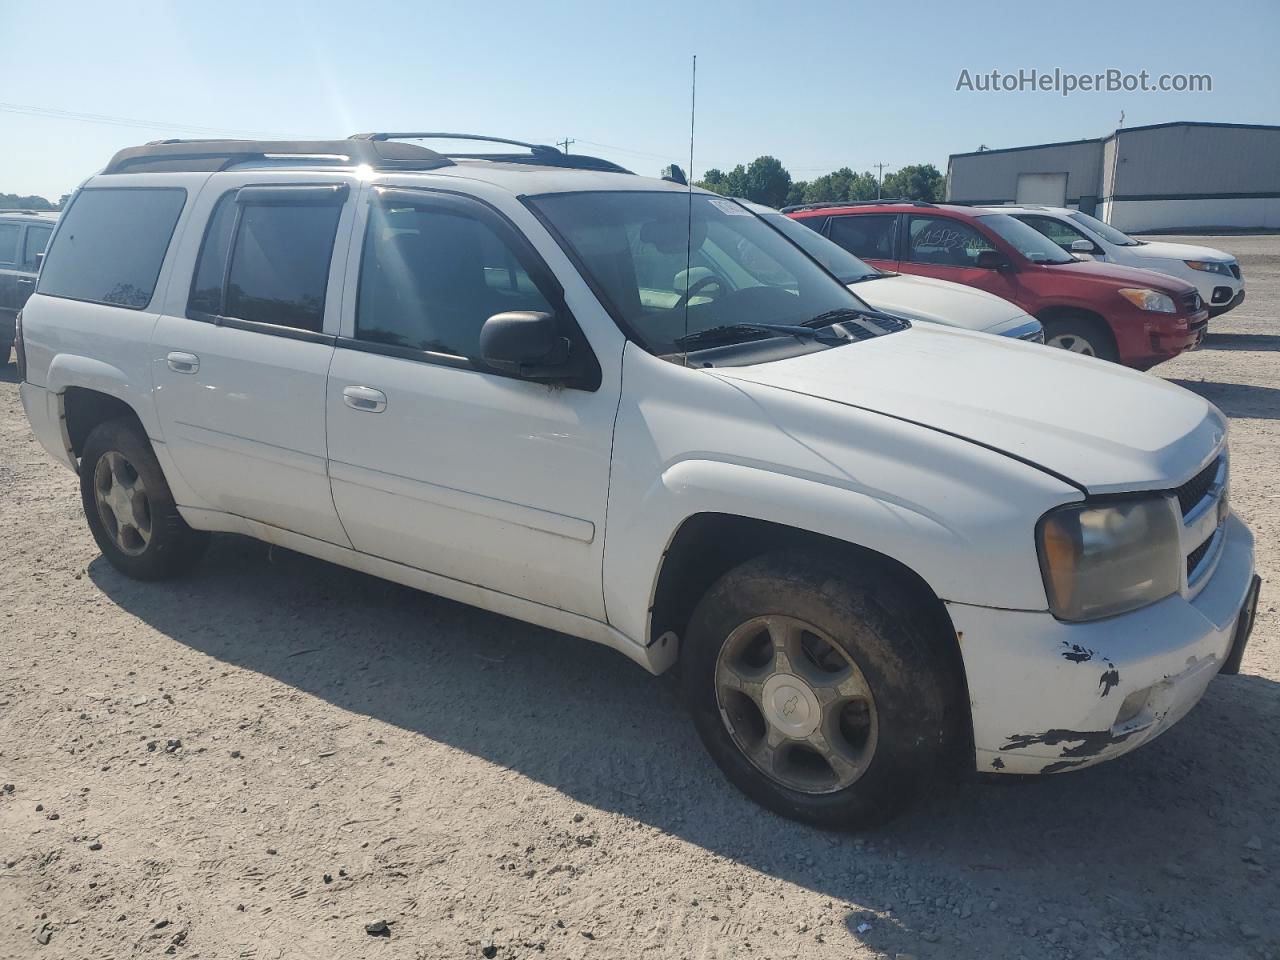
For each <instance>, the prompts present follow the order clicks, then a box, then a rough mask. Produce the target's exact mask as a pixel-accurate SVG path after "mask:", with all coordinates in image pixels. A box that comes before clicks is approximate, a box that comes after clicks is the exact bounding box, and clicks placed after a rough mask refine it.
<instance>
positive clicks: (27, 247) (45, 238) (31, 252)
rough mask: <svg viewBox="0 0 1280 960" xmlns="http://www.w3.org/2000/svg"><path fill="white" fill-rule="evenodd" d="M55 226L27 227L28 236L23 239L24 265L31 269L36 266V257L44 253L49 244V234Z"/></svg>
mask: <svg viewBox="0 0 1280 960" xmlns="http://www.w3.org/2000/svg"><path fill="white" fill-rule="evenodd" d="M51 233H53V227H27V237H26V239H25V240H23V241H22V265H23V266H24V267H27V268H28V269H30V270H34V269H35V268H36V257H38V256H40V254H42V253H44V248H45V247H47V246H48V245H49V234H51Z"/></svg>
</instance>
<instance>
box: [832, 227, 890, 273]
mask: <svg viewBox="0 0 1280 960" xmlns="http://www.w3.org/2000/svg"><path fill="white" fill-rule="evenodd" d="M898 219H899V218H898V215H897V214H896V213H862V214H845V215H843V216H833V217H832V218H831V219H830V221H829V223H828V225H827V236H828V237H829V238H830V239H831V240H832V241H833V242H834V243H837V244H839V245H840V246H842V247H844V248H845V249H846V250H848V251H849V252H850V253H852V254H853V255H854V256H855V257H859V258H860V259H862V260H865V261H867V263H869V264H871V265H872V266H874V267H878V268H879V269H881V270H897V269H898V254H897V229H898Z"/></svg>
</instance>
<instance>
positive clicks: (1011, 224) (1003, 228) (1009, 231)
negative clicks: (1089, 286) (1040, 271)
mask: <svg viewBox="0 0 1280 960" xmlns="http://www.w3.org/2000/svg"><path fill="white" fill-rule="evenodd" d="M978 219H979V220H981V221H982V222H983V224H984V225H985V226H987V227H989V228H990V229H992V230H994V231H995V232H996V233H998V234H1000V236H1001V237H1003V238H1004V239H1005V240H1006V241H1007V242H1009V243H1010V244H1012V245H1013V247H1014V249H1016V250H1017V251H1018V252H1019V253H1020V254H1022V255H1023V256H1024V257H1026V258H1027V259H1028V260H1030V261H1031V262H1032V263H1079V262H1080V261H1078V260H1077V259H1076V258H1075V257H1073V256H1071V254H1069V253H1067V252H1066V251H1065V250H1063V249H1062V248H1061V247H1060V246H1058V245H1057V244H1056V243H1054V242H1053V241H1052V240H1050V239H1049V238H1048V237H1046V236H1045V235H1044V234H1043V233H1041V232H1040V231H1039V230H1036V229H1035V228H1034V227H1028V226H1027V225H1026V224H1025V223H1023V222H1022V221H1021V220H1015V219H1013V217H1011V216H1009V215H1008V214H1004V213H993V214H990V215H988V216H985V217H979V218H978Z"/></svg>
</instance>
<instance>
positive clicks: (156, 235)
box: [39, 187, 187, 310]
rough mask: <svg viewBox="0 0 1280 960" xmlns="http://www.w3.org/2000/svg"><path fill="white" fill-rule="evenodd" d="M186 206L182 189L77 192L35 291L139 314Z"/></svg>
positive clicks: (117, 189)
mask: <svg viewBox="0 0 1280 960" xmlns="http://www.w3.org/2000/svg"><path fill="white" fill-rule="evenodd" d="M186 202H187V191H186V190H183V189H182V188H181V187H103V188H93V187H91V188H88V189H85V190H81V191H80V192H79V193H78V194H76V197H75V200H73V201H72V203H71V208H70V209H69V210H68V211H67V212H66V213H64V214H63V222H62V229H61V230H59V231H58V242H57V243H56V244H55V245H54V246H53V248H52V249H51V250H50V251H49V256H48V258H47V259H48V263H46V264H45V265H44V269H43V270H41V272H40V286H39V292H40V293H42V294H46V295H47V296H51V297H65V298H67V299H69V300H85V301H88V302H89V303H106V304H110V305H112V306H117V307H128V308H129V309H132V310H142V309H143V308H145V307H146V306H147V305H148V304H149V303H150V302H151V296H152V294H153V293H155V289H156V278H157V277H159V276H160V265H161V264H162V263H163V262H164V255H165V251H167V250H168V249H169V241H170V240H171V239H172V238H173V228H174V227H175V226H177V224H178V217H179V216H180V215H181V213H182V208H183V205H184V204H186Z"/></svg>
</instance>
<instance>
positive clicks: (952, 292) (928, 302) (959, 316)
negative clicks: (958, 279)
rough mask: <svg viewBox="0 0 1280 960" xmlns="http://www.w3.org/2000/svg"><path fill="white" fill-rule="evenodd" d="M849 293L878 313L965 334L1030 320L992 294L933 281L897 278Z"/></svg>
mask: <svg viewBox="0 0 1280 960" xmlns="http://www.w3.org/2000/svg"><path fill="white" fill-rule="evenodd" d="M850 289H851V290H853V292H854V293H856V294H857V295H858V296H859V297H861V298H862V299H863V300H865V301H867V303H869V304H871V306H873V307H875V308H876V309H877V310H884V311H887V312H888V313H894V314H897V315H898V316H901V317H906V318H907V319H908V320H922V321H924V322H926V323H942V324H946V325H947V326H949V327H963V328H964V329H965V330H986V331H990V330H991V328H993V327H1003V326H1005V325H1006V323H1007V322H1008V321H1010V320H1014V319H1020V320H1023V321H1024V322H1025V321H1029V320H1030V319H1031V318H1030V317H1028V316H1027V315H1026V313H1024V312H1023V310H1022V308H1020V307H1017V306H1014V305H1013V304H1012V303H1010V302H1009V301H1008V300H1004V299H1002V298H1000V297H997V296H996V295H995V294H992V293H987V292H986V291H984V290H978V289H977V288H975V287H966V286H964V285H963V284H959V283H952V282H951V281H949V280H936V279H934V278H933V277H913V276H908V275H906V274H898V275H897V276H886V277H881V278H880V279H879V280H864V281H862V282H861V283H856V284H850Z"/></svg>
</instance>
